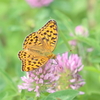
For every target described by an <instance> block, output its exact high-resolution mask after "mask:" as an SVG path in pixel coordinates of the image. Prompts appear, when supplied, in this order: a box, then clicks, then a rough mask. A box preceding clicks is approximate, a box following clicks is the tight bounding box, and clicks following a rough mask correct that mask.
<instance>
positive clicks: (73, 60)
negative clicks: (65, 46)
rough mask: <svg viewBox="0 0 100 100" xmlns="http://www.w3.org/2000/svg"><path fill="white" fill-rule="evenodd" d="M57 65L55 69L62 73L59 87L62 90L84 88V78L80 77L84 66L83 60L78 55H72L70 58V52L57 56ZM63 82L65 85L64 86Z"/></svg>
mask: <svg viewBox="0 0 100 100" xmlns="http://www.w3.org/2000/svg"><path fill="white" fill-rule="evenodd" d="M56 60H57V63H58V64H57V65H55V67H56V68H57V70H56V71H58V73H60V78H59V84H58V85H59V86H60V89H63V88H64V89H65V87H66V88H72V89H78V88H79V87H81V86H83V85H84V84H85V82H84V80H83V79H82V77H81V76H80V75H79V71H81V70H82V68H83V65H82V62H81V58H80V57H78V55H77V54H71V55H70V56H68V52H66V53H64V54H62V56H61V55H58V56H57V59H56ZM62 81H63V82H64V84H63V85H62Z"/></svg>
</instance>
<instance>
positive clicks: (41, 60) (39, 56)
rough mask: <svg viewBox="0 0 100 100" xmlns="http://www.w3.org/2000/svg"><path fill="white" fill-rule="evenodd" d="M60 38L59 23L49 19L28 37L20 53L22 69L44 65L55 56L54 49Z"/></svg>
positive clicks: (30, 69) (29, 69) (28, 69)
mask: <svg viewBox="0 0 100 100" xmlns="http://www.w3.org/2000/svg"><path fill="white" fill-rule="evenodd" d="M57 39H58V32H57V24H56V22H55V21H54V20H50V21H48V22H47V23H46V24H45V25H44V26H43V27H42V28H41V29H39V30H38V31H37V32H33V33H31V34H30V35H29V36H27V37H26V39H25V41H24V44H23V49H24V50H21V51H20V52H19V53H18V56H19V58H20V60H21V61H22V71H32V70H34V69H37V68H39V67H41V66H43V65H44V64H45V63H46V62H47V61H48V60H49V59H50V58H55V55H54V54H53V53H52V51H53V50H54V48H55V45H56V42H57Z"/></svg>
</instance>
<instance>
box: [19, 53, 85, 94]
mask: <svg viewBox="0 0 100 100" xmlns="http://www.w3.org/2000/svg"><path fill="white" fill-rule="evenodd" d="M82 68H83V65H82V62H81V58H80V57H78V55H77V54H71V55H70V56H69V55H68V52H66V53H63V54H62V55H57V58H56V59H55V60H54V59H50V60H49V61H48V62H47V64H46V65H44V66H42V67H40V68H38V69H36V70H33V71H31V72H28V74H27V76H23V77H22V78H21V79H22V81H23V82H24V83H22V85H18V88H19V89H21V90H22V89H26V90H28V91H34V92H36V94H37V95H36V96H40V93H41V92H43V91H45V92H49V93H53V92H55V91H58V90H63V89H65V88H66V89H67V88H72V89H78V88H79V87H81V86H83V85H84V84H85V82H84V80H83V79H82V77H81V76H80V75H79V73H78V72H79V71H81V70H82Z"/></svg>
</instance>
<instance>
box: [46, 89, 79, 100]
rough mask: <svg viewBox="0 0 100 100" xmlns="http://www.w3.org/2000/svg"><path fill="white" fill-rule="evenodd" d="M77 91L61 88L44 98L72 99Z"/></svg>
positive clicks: (49, 99) (56, 99) (48, 99)
mask: <svg viewBox="0 0 100 100" xmlns="http://www.w3.org/2000/svg"><path fill="white" fill-rule="evenodd" d="M77 95H79V92H78V91H76V90H62V91H58V92H55V93H52V94H50V95H48V97H47V98H46V99H45V100H73V99H74V98H75V97H76V96H77Z"/></svg>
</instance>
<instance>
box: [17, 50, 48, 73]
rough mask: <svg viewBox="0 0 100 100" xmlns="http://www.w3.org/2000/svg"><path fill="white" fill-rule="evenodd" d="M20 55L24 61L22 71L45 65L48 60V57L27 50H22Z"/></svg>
mask: <svg viewBox="0 0 100 100" xmlns="http://www.w3.org/2000/svg"><path fill="white" fill-rule="evenodd" d="M18 56H19V58H20V60H21V61H22V71H32V70H34V69H37V68H39V67H41V66H43V65H44V64H45V63H46V62H47V61H48V58H47V57H45V56H41V55H39V54H37V53H36V52H31V51H27V50H22V51H20V52H19V54H18Z"/></svg>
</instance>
